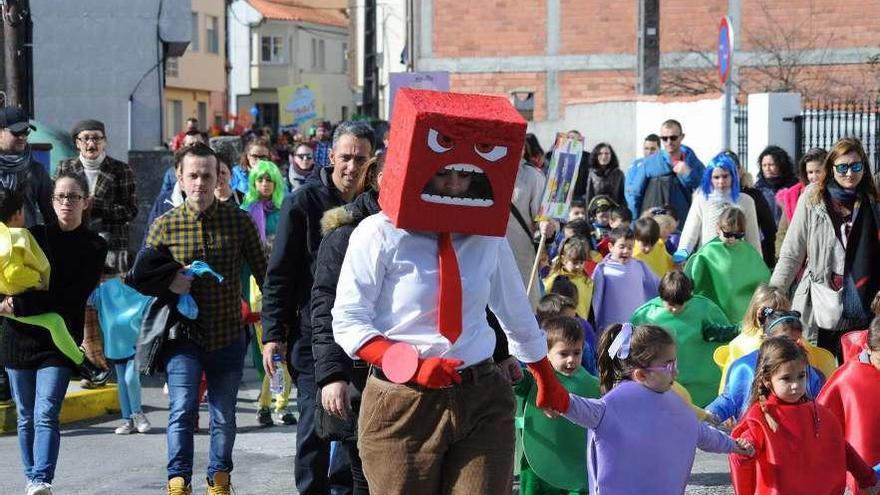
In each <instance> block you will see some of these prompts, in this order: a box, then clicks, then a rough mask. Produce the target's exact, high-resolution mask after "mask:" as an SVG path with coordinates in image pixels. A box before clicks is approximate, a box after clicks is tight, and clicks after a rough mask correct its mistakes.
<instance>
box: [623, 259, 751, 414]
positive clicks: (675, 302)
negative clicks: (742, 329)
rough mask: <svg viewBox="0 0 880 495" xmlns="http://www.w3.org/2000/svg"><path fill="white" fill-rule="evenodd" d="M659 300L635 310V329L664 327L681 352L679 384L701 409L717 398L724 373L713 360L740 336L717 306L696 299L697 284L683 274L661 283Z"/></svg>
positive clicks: (652, 300) (662, 280)
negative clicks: (651, 326) (645, 326)
mask: <svg viewBox="0 0 880 495" xmlns="http://www.w3.org/2000/svg"><path fill="white" fill-rule="evenodd" d="M659 291H660V296H659V297H655V298H654V299H651V300H650V301H648V302H646V303H645V304H643V305H642V306H640V307H639V308H638V309H636V310H635V312H634V313H633V316H632V318H631V320H630V321H631V322H632V324H633V325H636V326H639V325H657V326H660V327H663V328H664V329H665V330H666V331H667V332H669V333H670V334H671V335H672V337H673V338H674V339H675V345H676V347H677V349H678V377H677V379H678V381H679V382H680V383H681V384H682V385H684V387H685V388H686V389H687V390H688V392H690V394H691V397H692V398H693V401H694V403H695V404H697V405H698V406H705V405H706V404H708V403H709V402H711V401H712V399H714V398H715V396H716V391H717V389H718V381H719V380H720V379H721V370H720V369H719V368H718V367H716V366H715V365H714V361H713V359H712V357H713V354H714V352H715V349H716V348H717V347H718V346H719V344H722V343H725V342H728V341H730V339H732V338H733V337H734V336H736V334H737V333H738V332H739V328H738V326H737V325H731V324H730V321H729V320H728V319H727V316H725V314H724V312H723V311H721V308H719V307H718V305H717V304H715V303H714V302H712V301H710V300H709V299H707V298H705V297H703V296H695V295H693V291H694V284H693V282H692V281H691V279H689V278H688V277H687V275H685V274H684V273H682V272H680V271H672V272H669V273H667V274H666V275H664V276H663V278H662V279H661V280H660V289H659Z"/></svg>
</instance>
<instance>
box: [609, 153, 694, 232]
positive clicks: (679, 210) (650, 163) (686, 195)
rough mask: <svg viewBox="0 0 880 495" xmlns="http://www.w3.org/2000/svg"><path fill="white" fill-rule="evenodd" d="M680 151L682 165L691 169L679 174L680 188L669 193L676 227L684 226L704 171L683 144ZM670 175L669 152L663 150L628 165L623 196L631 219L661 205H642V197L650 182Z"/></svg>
mask: <svg viewBox="0 0 880 495" xmlns="http://www.w3.org/2000/svg"><path fill="white" fill-rule="evenodd" d="M681 151H682V153H683V154H684V161H685V163H687V165H688V167H690V168H691V170H690V172H688V173H687V174H681V175H678V183H679V184H680V185H681V187H679V188H675V190H673V191H671V193H670V203H671V204H672V206H673V208H675V213H676V215H677V217H678V221H679V225H682V224H684V219H685V217H687V212H688V210H689V209H690V207H691V194H692V193H693V191H694V189H696V188H697V187H699V186H700V181H701V180H702V179H703V172H704V171H705V170H706V167H705V166H704V165H703V162H701V161H700V159H699V158H697V155H696V154H695V153H694V151H693V150H692V149H690V148H688V147H687V146H684V145H682V146H681ZM671 173H672V163H671V162H670V161H669V153H667V152H666V150H661V151H660V152H659V153H656V154H653V155H651V156H649V157H647V158H645V159H644V160H642V161H636V162H635V163H633V165H632V166H630V168H629V170H628V171H627V174H626V187H625V190H624V194H625V196H626V202H627V204H628V205H629V208H630V211H631V212H632V214H633V218H638V217H639V216H640V214H641V212H642V210H643V209H645V208H649V207H653V206H662V205H642V197H643V196H644V194H645V189H646V188H647V186H648V181H649V179H651V178H654V177H662V176H664V175H669V174H671Z"/></svg>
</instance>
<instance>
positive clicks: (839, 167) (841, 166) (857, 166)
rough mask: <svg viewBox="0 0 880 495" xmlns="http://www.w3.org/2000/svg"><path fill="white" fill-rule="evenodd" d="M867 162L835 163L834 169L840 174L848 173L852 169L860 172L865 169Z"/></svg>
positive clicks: (854, 171)
mask: <svg viewBox="0 0 880 495" xmlns="http://www.w3.org/2000/svg"><path fill="white" fill-rule="evenodd" d="M864 168H865V164H864V163H862V162H852V163H835V164H834V170H836V171H837V173H838V174H840V175H846V173H847V172H849V171H850V170H852V173H854V174H858V173H860V172H861V171H862V170H864Z"/></svg>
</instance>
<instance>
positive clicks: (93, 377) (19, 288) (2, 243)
mask: <svg viewBox="0 0 880 495" xmlns="http://www.w3.org/2000/svg"><path fill="white" fill-rule="evenodd" d="M23 205H24V197H23V196H22V193H20V192H16V191H12V190H10V189H6V188H0V294H2V295H3V296H15V295H18V294H21V293H22V292H25V291H27V290H46V289H48V287H49V272H50V267H49V260H48V259H47V258H46V254H45V253H44V252H43V250H42V249H41V248H40V246H39V244H37V241H36V239H34V237H33V236H32V235H31V233H30V231H29V230H28V229H27V228H25V226H24V225H25V222H24V212H23ZM5 317H6V318H10V319H13V320H16V321H19V322H21V323H26V324H28V325H34V326H39V327H43V328H45V329H46V330H47V331H48V332H49V334H50V335H51V336H52V342H53V343H54V344H55V347H57V348H58V350H59V351H61V353H62V354H64V355H65V356H67V358H69V359H70V360H71V361H73V364H75V365H76V367H77V370H78V371H79V372H80V374H81V375H82V376H83V378H86V379H88V380H90V381H91V382H93V383H96V384H104V383H106V382H107V380H108V379H109V378H110V371H109V370H102V369H100V368H98V367H97V366H96V365H95V364H93V363H92V362H91V361H89V360H88V359H86V357H85V354H84V353H83V351H82V349H80V348H79V346H77V345H76V342H74V340H73V337H71V336H70V332H69V331H68V330H67V325H66V324H65V323H64V319H62V318H61V315H59V314H58V313H44V314H40V315H33V316H14V315H6V316H5Z"/></svg>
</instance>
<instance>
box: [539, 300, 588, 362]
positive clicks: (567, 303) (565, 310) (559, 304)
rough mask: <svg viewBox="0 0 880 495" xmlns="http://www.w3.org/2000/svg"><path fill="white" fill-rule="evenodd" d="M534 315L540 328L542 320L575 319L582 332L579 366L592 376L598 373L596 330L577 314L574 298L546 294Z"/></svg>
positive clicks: (542, 324)
mask: <svg viewBox="0 0 880 495" xmlns="http://www.w3.org/2000/svg"><path fill="white" fill-rule="evenodd" d="M535 316H537V317H538V326H539V327H541V328H544V322H545V321H547V320H549V319H551V318H556V317H559V316H566V317H569V318H574V319H576V320H577V321H578V323H580V325H581V329H582V330H583V333H584V339H583V340H584V352H583V354H582V355H581V366H583V367H584V369H585V370H587V373H589V374H591V375H593V376H596V375H598V374H599V370H598V368H596V331H595V330H593V325H590V322H588V321H587V320H585V319H584V318H581V317H580V315H578V314H577V306H576V305H575V302H574V300H572V299H571V298H569V297H568V296H564V295H562V294H557V293H550V294H547V295H545V296H544V297H542V298H541V301H540V302H539V303H538V309H537V311H536V315H535Z"/></svg>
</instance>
